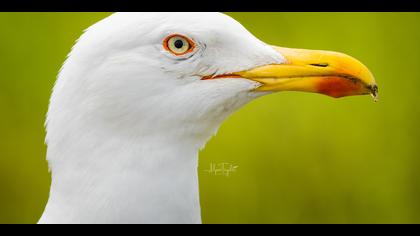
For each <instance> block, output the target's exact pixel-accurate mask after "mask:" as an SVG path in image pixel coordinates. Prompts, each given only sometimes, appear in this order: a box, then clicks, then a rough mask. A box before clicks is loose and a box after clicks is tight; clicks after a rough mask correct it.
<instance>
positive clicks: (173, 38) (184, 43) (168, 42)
mask: <svg viewBox="0 0 420 236" xmlns="http://www.w3.org/2000/svg"><path fill="white" fill-rule="evenodd" d="M163 48H164V49H165V50H166V51H168V52H170V53H171V54H173V55H175V56H182V55H185V54H188V53H190V52H192V51H193V50H194V49H195V43H194V41H192V40H191V39H190V38H188V37H186V36H184V35H181V34H171V35H169V36H167V37H166V38H165V39H164V40H163Z"/></svg>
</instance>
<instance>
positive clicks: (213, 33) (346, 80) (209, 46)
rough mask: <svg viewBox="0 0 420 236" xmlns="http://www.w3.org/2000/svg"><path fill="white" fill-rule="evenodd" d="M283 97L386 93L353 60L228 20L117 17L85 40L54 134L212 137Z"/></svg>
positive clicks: (58, 100) (65, 83) (57, 95)
mask: <svg viewBox="0 0 420 236" xmlns="http://www.w3.org/2000/svg"><path fill="white" fill-rule="evenodd" d="M279 37H281V36H280V35H279ZM276 91H305V92H316V93H321V94H326V95H329V96H332V97H343V96H350V95H360V94H369V93H371V94H373V95H375V96H376V93H377V86H376V83H375V81H374V78H373V76H372V74H371V73H370V72H369V70H368V69H367V68H366V67H365V66H364V65H363V64H362V63H360V62H359V61H357V60H356V59H354V58H352V57H350V56H347V55H344V54H341V53H336V52H328V51H315V50H303V49H288V48H281V47H275V46H271V45H268V44H266V43H264V42H262V41H260V40H259V39H257V38H256V37H254V36H253V35H252V34H251V33H250V32H248V31H247V30H246V29H245V28H244V27H243V26H242V25H241V24H240V23H238V22H237V21H235V20H234V19H232V18H230V17H229V16H227V15H224V14H221V13H116V14H113V15H111V16H110V17H108V18H106V19H104V20H102V21H100V22H98V23H97V24H95V25H93V26H92V27H90V28H89V29H88V30H86V32H85V33H84V34H83V35H82V37H81V38H80V39H79V40H78V43H77V44H76V45H75V47H74V48H73V50H72V52H71V54H70V55H69V58H68V60H67V61H66V63H65V65H64V67H63V69H62V71H61V73H60V77H59V80H58V81H57V85H56V87H55V89H54V94H53V97H52V99H51V106H50V112H49V117H48V118H49V122H51V126H53V125H54V124H53V123H54V120H65V121H66V122H64V123H67V124H68V125H71V124H72V123H73V122H75V121H77V120H79V121H80V120H83V122H85V123H86V122H89V123H90V124H91V126H92V127H94V126H99V125H102V127H101V128H102V130H103V128H104V127H106V129H107V130H112V131H113V132H115V133H124V132H126V134H130V135H138V134H139V133H141V134H148V135H158V134H160V132H161V131H163V130H164V131H165V133H167V134H170V133H171V131H172V130H174V129H176V131H174V132H173V133H174V134H177V135H179V136H180V137H181V136H182V135H184V134H186V133H188V134H189V136H191V137H200V136H205V137H207V136H208V135H209V133H214V132H215V129H217V127H218V125H219V124H220V123H221V122H222V121H223V120H224V119H225V118H226V117H227V116H228V115H229V114H231V113H232V112H233V111H235V110H237V109H238V108H239V107H241V106H242V105H244V104H246V103H247V102H249V101H251V100H252V99H254V98H256V97H259V96H261V95H264V94H267V93H272V92H276ZM54 116H60V117H61V118H60V119H54V118H53V117H54ZM47 140H48V137H47ZM202 144H203V143H201V144H200V145H202Z"/></svg>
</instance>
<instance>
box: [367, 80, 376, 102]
mask: <svg viewBox="0 0 420 236" xmlns="http://www.w3.org/2000/svg"><path fill="white" fill-rule="evenodd" d="M368 89H369V90H370V94H371V96H372V98H373V101H374V102H378V101H379V92H378V86H377V85H376V84H374V85H370V86H368Z"/></svg>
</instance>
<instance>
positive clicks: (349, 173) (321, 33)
mask: <svg viewBox="0 0 420 236" xmlns="http://www.w3.org/2000/svg"><path fill="white" fill-rule="evenodd" d="M108 15H109V13H0V36H1V37H0V84H1V85H0V223H36V222H37V220H38V218H39V217H40V215H41V213H42V211H43V209H44V206H45V204H46V201H47V198H48V192H49V183H50V175H49V173H48V166H47V163H46V161H45V152H46V147H45V145H44V135H45V132H44V127H43V123H44V119H45V113H46V111H47V107H48V99H49V96H50V92H51V89H52V87H53V84H54V81H55V78H56V75H57V72H58V70H59V69H60V66H61V64H62V63H63V61H64V59H65V57H66V55H67V53H68V52H69V51H70V49H71V47H72V45H73V43H74V42H75V40H76V39H77V38H78V37H79V36H80V34H81V32H82V30H83V29H85V28H87V27H88V26H90V25H91V24H93V23H95V22H96V21H98V20H100V19H102V18H104V17H106V16H108ZM229 15H231V16H232V17H234V18H235V19H237V20H238V21H239V22H241V23H242V24H243V25H244V26H245V27H246V28H248V29H249V30H250V31H251V32H252V33H253V34H254V35H255V36H257V37H258V38H260V39H261V40H263V41H265V42H267V43H269V44H274V45H279V46H287V47H296V48H309V49H325V50H335V51H341V52H344V53H347V54H350V55H352V56H354V57H356V58H358V59H360V60H361V61H363V62H364V63H365V64H366V65H367V66H368V67H369V68H370V69H371V71H372V72H373V74H374V75H375V76H376V78H377V82H378V84H379V88H380V102H379V103H376V104H375V103H374V102H373V101H372V99H371V98H370V97H368V96H361V97H348V98H343V99H338V100H336V99H331V98H329V97H326V96H322V95H318V94H309V93H296V92H284V93H278V94H273V95H270V96H266V97H263V98H260V99H258V100H256V101H254V102H252V103H250V104H248V105H247V106H245V107H244V108H242V109H241V110H240V111H238V112H237V113H235V114H234V115H233V116H231V117H230V118H229V119H228V120H227V121H226V122H225V123H224V124H223V125H222V127H221V129H220V130H219V133H218V135H217V136H216V137H214V138H213V139H212V140H211V141H210V142H209V144H208V145H207V147H206V148H205V149H204V150H203V151H202V152H201V154H200V167H199V173H200V190H201V202H202V212H203V222H204V223H420V171H419V167H420V159H419V158H420V155H419V152H420V143H419V139H420V124H419V122H420V108H419V107H420V105H419V104H420V103H419V102H420V99H419V95H418V92H419V91H418V90H419V88H420V13H229ZM224 162H228V163H232V164H234V165H237V166H238V168H237V171H236V172H234V173H232V174H231V175H230V176H229V177H225V176H216V175H212V174H210V173H208V172H206V170H207V169H209V168H210V164H211V163H216V164H218V163H224Z"/></svg>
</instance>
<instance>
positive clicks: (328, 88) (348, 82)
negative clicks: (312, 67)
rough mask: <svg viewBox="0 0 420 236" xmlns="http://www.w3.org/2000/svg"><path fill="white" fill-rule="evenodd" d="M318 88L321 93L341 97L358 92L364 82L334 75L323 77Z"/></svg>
mask: <svg viewBox="0 0 420 236" xmlns="http://www.w3.org/2000/svg"><path fill="white" fill-rule="evenodd" d="M317 89H318V92H319V93H322V94H325V95H328V96H331V97H335V98H340V97H345V96H351V95H355V94H358V92H359V91H360V90H361V89H362V84H361V83H359V82H358V81H356V80H352V79H346V78H342V77H338V76H332V77H327V78H323V79H321V80H320V82H319V84H318V85H317Z"/></svg>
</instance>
